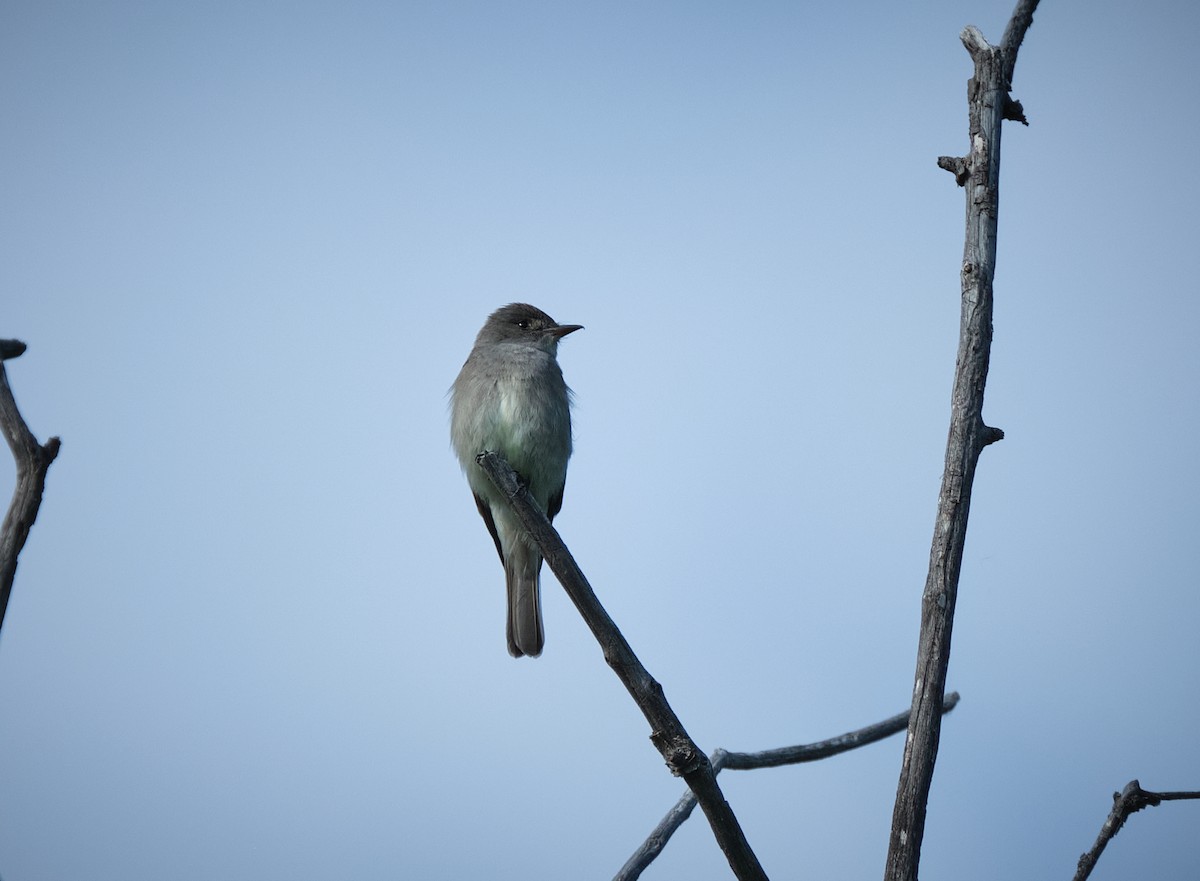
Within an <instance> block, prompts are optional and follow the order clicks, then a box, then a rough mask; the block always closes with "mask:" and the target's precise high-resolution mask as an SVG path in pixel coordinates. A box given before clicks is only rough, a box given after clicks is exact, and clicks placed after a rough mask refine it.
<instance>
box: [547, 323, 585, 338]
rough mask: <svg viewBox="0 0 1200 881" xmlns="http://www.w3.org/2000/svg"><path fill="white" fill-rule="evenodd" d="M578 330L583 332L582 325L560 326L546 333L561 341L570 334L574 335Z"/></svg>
mask: <svg viewBox="0 0 1200 881" xmlns="http://www.w3.org/2000/svg"><path fill="white" fill-rule="evenodd" d="M577 330H583V325H582V324H559V325H556V326H554V327H552V328H550V329H549V330H547V331H546V333H547V334H549V335H550V336H552V337H554V338H555V339H556V340H561V339H562V338H563V337H565V336H566V335H567V334H569V333H574V332H575V331H577Z"/></svg>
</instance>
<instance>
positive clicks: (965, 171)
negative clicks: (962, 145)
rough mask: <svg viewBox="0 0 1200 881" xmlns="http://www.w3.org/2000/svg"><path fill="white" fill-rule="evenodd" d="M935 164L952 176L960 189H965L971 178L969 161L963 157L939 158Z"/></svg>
mask: <svg viewBox="0 0 1200 881" xmlns="http://www.w3.org/2000/svg"><path fill="white" fill-rule="evenodd" d="M937 164H938V168H944V169H945V170H946V171H948V172H950V173H951V174H952V175H954V182H955V183H956V184H958V185H959V186H960V187H965V186H966V185H967V181H968V180H970V178H971V160H970V159H969V158H967V157H965V156H939V157H938V159H937Z"/></svg>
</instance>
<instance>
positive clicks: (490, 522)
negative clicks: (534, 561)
mask: <svg viewBox="0 0 1200 881" xmlns="http://www.w3.org/2000/svg"><path fill="white" fill-rule="evenodd" d="M558 503H559V504H560V505H561V504H562V499H561V498H560V499H559V500H558ZM475 507H476V508H478V509H479V516H480V517H482V518H483V522H484V523H486V524H487V528H488V532H490V533H491V534H492V541H494V542H495V543H496V553H497V554H499V555H500V564H501V565H504V548H502V547H501V546H500V533H498V532H497V531H496V521H495V520H494V519H493V518H492V506H491V505H489V504H488V503H487V499H485V498H484V497H483V496H481V495H476V496H475Z"/></svg>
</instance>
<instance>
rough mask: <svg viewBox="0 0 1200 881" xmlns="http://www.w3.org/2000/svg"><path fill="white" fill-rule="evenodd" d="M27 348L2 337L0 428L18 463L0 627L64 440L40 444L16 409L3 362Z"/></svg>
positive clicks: (1, 563)
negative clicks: (23, 551) (53, 463)
mask: <svg viewBox="0 0 1200 881" xmlns="http://www.w3.org/2000/svg"><path fill="white" fill-rule="evenodd" d="M24 351H25V344H24V343H23V342H21V341H20V340H0V431H3V432H4V439H5V440H7V441H8V446H9V448H10V449H11V450H12V454H13V459H14V460H15V461H16V465H17V485H16V488H15V489H14V490H13V497H12V502H10V503H9V506H8V513H7V514H6V515H5V517H4V525H3V526H0V627H2V626H3V625H4V613H5V612H6V611H7V610H8V598H9V596H10V595H11V594H12V586H13V580H14V579H15V578H16V575H17V557H18V556H19V555H20V553H21V548H23V547H25V540H26V539H28V538H29V530H30V529H32V528H33V523H34V521H35V520H37V514H38V508H39V507H41V504H42V493H43V491H44V490H45V489H46V472H47V471H48V470H49V468H50V463H51V462H53V461H54V457H55V456H57V455H58V448H59V446H60V444H61V442H60V441H59V439H58V438H56V437H52V438H50V440H48V441H47V442H46V443H45V444H44V445H43V444H39V443H38V442H37V438H35V437H34V436H33V432H31V431H30V430H29V426H27V425H26V424H25V420H24V419H22V418H21V411H20V410H18V409H17V402H16V399H15V398H14V397H13V393H12V389H11V388H10V387H9V385H8V375H7V373H6V372H5V370H4V362H5V361H6V360H8V359H10V358H18V357H20V356H21V354H22V353H23V352H24Z"/></svg>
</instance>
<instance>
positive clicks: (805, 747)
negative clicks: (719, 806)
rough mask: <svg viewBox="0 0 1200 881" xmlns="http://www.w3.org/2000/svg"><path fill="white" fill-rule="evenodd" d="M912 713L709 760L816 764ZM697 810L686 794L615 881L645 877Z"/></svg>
mask: <svg viewBox="0 0 1200 881" xmlns="http://www.w3.org/2000/svg"><path fill="white" fill-rule="evenodd" d="M957 704H958V692H956V691H955V692H951V693H950V694H948V695H946V701H945V703H944V704H943V705H942V712H943V713H948V712H950V711H951V710H953V709H954V707H955V706H957ZM910 713H911V710H905V711H904V712H903V713H898V714H896V715H895V716H892V717H891V718H890V719H884V720H883V721H882V722H876V723H875V724H874V725H868V726H867V727H866V728H860V729H858V730H857V731H850V732H847V733H846V734H840V735H838V736H837V737H831V738H829V739H828V740H821V741H818V742H817V743H806V744H800V745H799V746H785V747H780V748H779V749H768V750H763V751H761V752H753V753H739V752H728V751H726V750H723V749H718V750H716V751H715V752H714V753H713V754H712V756H711V757H710V758H709V761H710V762H711V763H712V767H713V773H714V774H719V773H720V772H721V771H722V770H723V769H725V768H728V769H729V770H731V771H751V770H754V769H756V768H777V767H779V766H781V765H795V764H799V763H801V762H814V761H816V760H818V759H825V758H828V757H829V756H834V755H837V754H838V753H844V752H848V751H849V750H852V749H857V748H858V747H860V746H866V745H867V744H871V743H875V742H876V741H879V740H883V739H884V738H885V737H891V736H892V735H893V734H898V733H900V732H901V731H903V730H904V729H905V728H906V727H907V726H908V717H909V715H910ZM695 807H696V796H695V795H693V794H692V793H691V792H690V791H689V792H685V793H684V794H683V796H682V797H680V799H679V801H678V802H676V803H675V806H674V807H673V808H671V810H669V811H668V812H667V814H666V816H664V817H663V818H662V820H660V821H659V824H658V825H657V826H655V827H654V831H653V832H651V833H650V834H649V835H648V836H647V837H646V840H645V841H644V842H642V844H641V846H640V847H639V848H638V849H637V850H636V851H634V852H633V855H632V856H630V857H629V859H628V860H627V861H626V862H625V865H623V866H622V867H621V871H619V872H617V874H616V875H614V876H613V881H634V879H636V878H639V877H641V874H642V872H644V871H646V869H647V867H649V865H650V864H651V863H652V862H654V860H655V859H656V858H657V857H658V855H659V854H660V853H662V850H663V848H664V847H666V846H667V842H668V841H670V840H671V836H672V835H674V834H675V832H676V830H678V829H679V827H680V826H682V825H683V823H684V821H685V820H687V818H688V817H690V816H691V815H692V810H693V809H694V808H695Z"/></svg>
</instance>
